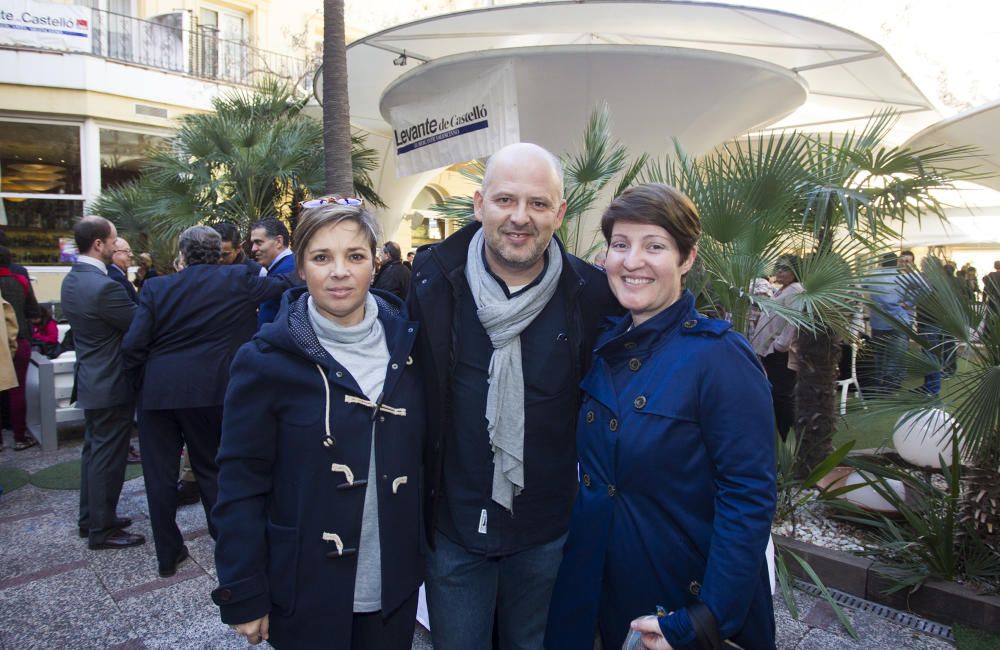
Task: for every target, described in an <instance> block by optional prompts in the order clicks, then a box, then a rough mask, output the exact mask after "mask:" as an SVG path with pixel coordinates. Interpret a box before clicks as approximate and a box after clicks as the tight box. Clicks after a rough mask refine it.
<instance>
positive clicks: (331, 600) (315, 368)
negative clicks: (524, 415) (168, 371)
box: [212, 288, 425, 650]
mask: <svg viewBox="0 0 1000 650" xmlns="http://www.w3.org/2000/svg"><path fill="white" fill-rule="evenodd" d="M373 293H375V295H376V301H377V303H378V305H379V315H378V317H379V320H380V321H381V324H382V327H383V328H384V330H385V335H386V343H387V345H388V349H389V356H390V359H389V365H388V367H387V368H386V379H385V384H384V388H383V398H382V400H381V404H382V405H383V406H384V407H386V408H381V409H380V410H379V411H378V412H377V413H375V412H374V409H373V408H372V406H370V405H364V404H361V403H358V401H351V400H353V399H357V400H359V401H361V400H365V397H364V395H363V394H362V392H361V389H360V388H359V387H358V385H357V383H356V382H355V381H354V378H353V377H351V375H350V373H349V372H348V371H347V370H346V369H345V368H344V367H343V366H341V365H340V364H339V363H337V361H336V360H335V359H333V358H332V357H330V355H329V354H328V353H327V352H326V351H325V350H324V349H323V348H322V346H321V345H320V344H319V341H318V340H317V339H316V335H315V333H314V332H313V330H312V326H311V325H310V324H309V322H308V315H307V313H306V301H305V288H296V289H290V290H289V291H288V292H286V293H285V296H284V299H283V304H282V308H281V310H280V311H279V312H278V317H277V319H276V320H275V321H274V322H273V323H270V324H267V325H265V326H264V327H263V328H262V329H261V331H260V332H259V333H258V334H257V336H256V337H255V338H254V339H253V340H252V341H250V342H249V343H247V344H246V345H244V346H243V347H242V348H241V349H240V351H239V353H238V354H237V355H236V359H235V360H234V362H233V367H232V374H231V379H230V383H229V389H228V391H227V393H226V401H225V414H224V418H223V424H222V444H221V447H220V450H219V457H218V462H219V500H218V503H217V504H216V506H215V510H214V511H213V517H214V519H215V524H216V526H217V527H218V531H219V538H218V541H217V544H216V551H215V561H216V567H217V569H218V575H219V587H218V588H217V589H215V590H214V591H213V592H212V598H213V600H214V601H215V603H216V604H217V605H219V607H220V609H221V612H222V620H223V622H225V623H230V624H236V623H245V622H248V621H252V620H255V619H257V618H259V617H261V616H263V615H264V614H267V613H270V643H271V645H273V646H275V647H278V648H325V649H334V650H336V649H344V650H347V649H349V648H350V647H351V622H352V617H353V602H354V582H355V573H356V569H357V548H358V541H359V539H360V535H361V518H362V510H363V508H364V497H365V487H364V486H365V482H366V481H377V482H378V485H377V489H378V519H379V537H380V541H381V560H382V565H381V571H382V612H383V615H388V614H389V613H391V612H392V611H394V610H395V609H396V608H398V607H399V606H400V605H402V604H403V603H404V602H405V601H406V600H407V599H408V598H409V597H410V596H412V595H413V593H414V592H415V591H416V590H417V588H418V587H419V586H420V583H421V581H422V566H423V562H422V559H421V555H420V545H421V535H422V534H423V529H422V527H421V514H420V504H421V497H422V495H421V485H422V478H423V477H422V475H421V452H422V447H423V436H424V428H425V421H424V397H423V390H422V388H421V386H420V381H419V379H418V376H417V372H416V370H415V368H414V366H413V365H412V357H411V356H410V355H411V351H412V347H413V343H414V340H415V339H416V332H417V324H416V323H414V322H411V321H408V320H406V318H405V308H404V307H403V305H402V302H401V301H399V299H397V298H396V297H395V296H391V295H389V294H386V293H383V292H379V291H374V292H373ZM373 422H374V424H375V468H376V475H375V476H369V475H368V467H369V458H370V450H371V442H372V423H373ZM345 468H346V469H348V470H350V474H348V472H347V471H345Z"/></svg>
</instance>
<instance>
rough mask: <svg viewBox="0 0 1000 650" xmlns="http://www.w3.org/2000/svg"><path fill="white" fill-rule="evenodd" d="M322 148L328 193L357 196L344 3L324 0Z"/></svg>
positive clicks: (338, 0)
mask: <svg viewBox="0 0 1000 650" xmlns="http://www.w3.org/2000/svg"><path fill="white" fill-rule="evenodd" d="M323 148H324V152H325V170H326V171H325V179H324V183H325V187H326V192H327V193H328V194H334V193H336V194H344V195H353V194H354V178H353V174H352V171H351V169H352V168H351V109H350V104H349V102H348V97H347V38H346V35H345V33H344V0H323Z"/></svg>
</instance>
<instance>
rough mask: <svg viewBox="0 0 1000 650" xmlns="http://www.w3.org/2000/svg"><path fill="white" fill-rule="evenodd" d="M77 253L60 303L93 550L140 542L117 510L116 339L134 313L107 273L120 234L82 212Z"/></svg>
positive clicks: (120, 378) (120, 410)
mask: <svg viewBox="0 0 1000 650" xmlns="http://www.w3.org/2000/svg"><path fill="white" fill-rule="evenodd" d="M73 237H74V239H75V240H76V246H77V249H78V250H79V251H80V255H79V257H78V258H77V262H76V263H75V264H73V268H72V269H71V270H70V272H69V274H68V275H67V276H66V279H64V280H63V284H62V309H63V313H64V314H65V315H66V318H67V319H68V320H69V324H70V326H71V327H72V328H73V337H74V340H75V343H76V362H77V365H76V371H77V382H76V384H77V405H78V406H79V407H80V408H82V409H83V412H84V418H85V420H86V426H87V430H86V434H85V439H84V444H83V452H82V454H81V461H80V465H81V466H80V520H79V525H80V531H81V533H83V532H86V533H87V536H88V538H89V540H88V546H89V547H90V548H91V549H102V548H123V547H127V546H136V545H139V544H142V543H144V542H145V541H146V539H145V538H144V537H143V536H142V535H132V534H130V533H127V532H125V531H124V530H122V529H123V528H126V527H127V526H129V524H131V523H132V522H131V520H129V519H124V518H119V517H118V516H117V514H115V510H116V508H117V506H118V497H119V496H120V495H121V490H122V483H123V482H124V480H125V459H126V455H127V454H128V437H129V432H130V431H131V429H132V417H133V415H134V414H135V399H134V391H133V388H132V385H131V383H130V382H129V381H128V379H127V377H126V376H125V373H124V372H123V371H122V353H121V344H122V337H123V336H124V335H125V331H126V330H128V327H129V325H130V324H131V322H132V316H133V314H134V312H135V304H134V303H133V302H132V301H131V300H130V299H129V297H128V294H127V293H126V292H125V289H124V288H122V286H121V285H120V284H118V283H117V282H115V281H114V280H112V279H111V278H109V277H108V271H107V268H108V265H110V264H111V256H112V253H113V251H114V241H115V239H116V238H117V237H118V233H117V231H116V230H115V226H114V224H112V223H111V222H110V221H108V220H107V219H102V218H101V217H84V218H83V219H81V220H80V221H79V222H77V224H76V225H75V226H74V227H73Z"/></svg>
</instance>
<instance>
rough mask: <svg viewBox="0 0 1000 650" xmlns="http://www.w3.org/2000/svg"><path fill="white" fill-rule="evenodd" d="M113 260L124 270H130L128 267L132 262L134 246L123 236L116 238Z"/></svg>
mask: <svg viewBox="0 0 1000 650" xmlns="http://www.w3.org/2000/svg"><path fill="white" fill-rule="evenodd" d="M111 261H112V262H113V263H114V265H115V266H117V267H118V268H120V269H121V270H122V271H128V267H129V265H130V264H131V263H132V247H131V246H129V245H128V242H127V241H125V240H124V239H123V238H121V237H119V238H118V239H116V240H115V245H114V250H113V251H112V255H111Z"/></svg>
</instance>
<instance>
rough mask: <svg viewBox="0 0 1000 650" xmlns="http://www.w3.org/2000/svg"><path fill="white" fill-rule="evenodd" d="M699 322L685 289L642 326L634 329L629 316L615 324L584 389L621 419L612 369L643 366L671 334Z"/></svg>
mask: <svg viewBox="0 0 1000 650" xmlns="http://www.w3.org/2000/svg"><path fill="white" fill-rule="evenodd" d="M698 318H699V314H698V312H696V311H695V309H694V296H693V295H692V294H691V292H690V291H688V290H687V289H685V290H684V291H683V292H682V293H681V297H680V298H679V299H678V300H677V302H675V303H674V304H672V305H670V306H669V307H667V308H666V309H664V310H663V311H662V312H660V313H659V314H657V315H656V316H653V317H652V318H650V319H649V320H647V321H646V322H644V323H643V324H642V325H640V326H638V327H634V328H632V329H629V328H630V327H631V326H632V315H631V314H628V313H626V314H625V315H624V316H621V317H619V318H617V319H615V321H614V326H613V327H612V328H611V329H610V330H608V331H606V332H604V334H602V335H601V336H600V338H599V339H598V341H597V346H596V348H595V349H594V363H593V366H591V368H590V372H588V373H587V376H586V377H584V378H583V381H582V382H581V384H580V387H581V388H583V390H584V391H585V392H586V393H588V394H589V395H591V396H592V397H593V398H594V399H596V400H597V401H598V402H600V403H601V404H603V405H604V406H605V408H607V409H608V410H609V411H610V412H612V413H614V414H615V415H618V398H617V390H616V389H615V384H614V380H613V379H612V376H611V375H612V373H611V368H612V365H613V364H614V363H615V362H621V363H625V361H624V360H625V359H628V363H629V364H630V366H631V364H632V363H633V362H638V363H639V364H640V365H639V366H636V368H635V369H637V368H638V367H640V366H641V364H642V362H643V361H644V360H645V359H646V358H647V357H648V356H649V355H650V353H651V352H652V350H653V349H654V348H656V347H657V346H658V345H659V344H660V343H661V342H662V341H664V340H666V339H667V337H669V335H670V334H672V333H674V332H676V331H677V330H678V329H682V328H683V327H684V324H685V323H687V322H689V321H691V320H697V319H698Z"/></svg>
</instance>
